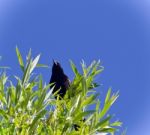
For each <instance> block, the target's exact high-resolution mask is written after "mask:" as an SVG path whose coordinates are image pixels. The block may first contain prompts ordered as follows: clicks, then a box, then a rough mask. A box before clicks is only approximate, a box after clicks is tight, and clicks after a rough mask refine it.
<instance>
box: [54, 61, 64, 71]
mask: <svg viewBox="0 0 150 135" xmlns="http://www.w3.org/2000/svg"><path fill="white" fill-rule="evenodd" d="M52 72H53V73H64V71H63V69H62V67H61V65H60V63H59V62H58V61H56V60H53V67H52Z"/></svg>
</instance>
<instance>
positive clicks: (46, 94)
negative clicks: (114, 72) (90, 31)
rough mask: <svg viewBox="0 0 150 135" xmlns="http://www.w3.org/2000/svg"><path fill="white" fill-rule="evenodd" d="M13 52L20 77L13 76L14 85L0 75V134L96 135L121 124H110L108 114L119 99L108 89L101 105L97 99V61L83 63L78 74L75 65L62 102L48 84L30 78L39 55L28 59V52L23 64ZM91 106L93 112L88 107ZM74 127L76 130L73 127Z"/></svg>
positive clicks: (112, 131)
mask: <svg viewBox="0 0 150 135" xmlns="http://www.w3.org/2000/svg"><path fill="white" fill-rule="evenodd" d="M16 53H17V57H18V61H19V65H20V68H21V70H22V73H23V74H22V77H18V76H15V79H16V80H17V83H16V84H14V83H13V82H12V81H10V80H9V78H8V77H7V75H6V73H5V72H1V74H0V121H1V122H0V134H1V135H95V134H97V133H111V134H114V133H116V131H117V129H118V127H119V126H121V124H122V123H121V122H120V121H115V122H112V120H111V119H112V115H108V111H109V109H110V107H111V106H112V105H113V103H114V102H115V101H116V99H117V98H118V96H119V95H118V93H115V94H111V88H109V90H108V92H107V95H106V98H105V102H104V105H103V106H102V105H101V101H100V100H99V99H98V93H97V92H96V91H95V88H96V87H98V84H96V83H95V82H94V78H95V76H96V75H98V74H100V73H101V72H102V71H103V68H102V67H101V66H100V62H99V61H98V62H96V61H93V62H92V63H91V65H90V66H88V67H87V66H86V64H85V63H84V62H82V64H81V65H82V70H83V73H82V74H81V73H79V71H78V70H77V68H76V66H75V65H74V63H73V62H72V61H71V62H70V63H71V67H72V70H73V72H74V74H75V77H74V80H73V81H72V83H71V86H70V88H69V90H68V91H67V93H66V95H65V97H64V99H62V100H60V99H59V98H58V99H55V98H54V96H53V95H52V89H51V90H50V89H49V87H50V85H51V84H48V85H46V84H44V82H43V79H42V76H41V75H37V76H34V75H33V71H34V69H35V68H36V67H37V66H42V67H45V66H44V65H41V64H38V61H39V58H40V55H38V56H37V57H36V58H34V59H32V58H31V51H29V54H28V56H27V59H26V63H24V61H23V59H22V56H21V54H20V51H19V49H18V48H16ZM90 105H93V106H95V108H94V109H93V110H91V109H89V106H90ZM75 125H77V127H78V130H75V128H74V126H75Z"/></svg>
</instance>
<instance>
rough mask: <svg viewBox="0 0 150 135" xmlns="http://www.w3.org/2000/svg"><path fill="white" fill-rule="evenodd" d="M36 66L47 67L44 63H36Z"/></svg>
mask: <svg viewBox="0 0 150 135" xmlns="http://www.w3.org/2000/svg"><path fill="white" fill-rule="evenodd" d="M36 67H40V68H41V67H43V68H49V66H47V65H45V64H37V65H36Z"/></svg>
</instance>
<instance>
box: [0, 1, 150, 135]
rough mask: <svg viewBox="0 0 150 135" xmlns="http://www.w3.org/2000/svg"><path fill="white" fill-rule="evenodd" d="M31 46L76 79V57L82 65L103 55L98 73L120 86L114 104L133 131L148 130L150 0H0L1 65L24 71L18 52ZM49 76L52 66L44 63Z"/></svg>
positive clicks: (132, 134)
mask: <svg viewBox="0 0 150 135" xmlns="http://www.w3.org/2000/svg"><path fill="white" fill-rule="evenodd" d="M16 45H18V47H19V48H20V50H21V52H22V54H23V56H24V57H25V55H26V54H27V52H28V50H29V48H32V51H33V55H34V56H36V55H37V54H38V53H41V54H42V57H41V63H45V64H48V65H49V66H51V65H52V58H54V59H57V60H59V61H60V62H61V64H62V66H63V67H64V69H65V72H66V74H68V76H69V77H70V78H71V79H73V73H72V71H71V68H70V65H69V59H72V60H73V61H74V62H75V63H76V65H77V66H78V67H79V66H80V62H81V60H82V59H84V60H85V62H86V63H88V64H89V63H90V62H91V61H92V60H95V59H96V60H98V59H100V60H101V62H102V65H103V66H104V67H105V70H104V72H103V73H102V74H101V75H100V76H99V77H98V78H97V81H98V82H100V83H102V84H103V86H102V87H101V88H100V89H99V92H100V93H101V96H102V97H103V96H105V93H106V91H107V88H108V87H109V86H111V87H112V88H113V90H114V91H117V90H119V91H120V97H119V99H118V101H117V102H116V103H115V105H114V106H113V108H112V109H111V113H113V114H116V118H117V119H120V120H122V121H123V122H124V125H123V126H124V128H126V127H127V129H128V130H127V134H128V135H142V134H143V135H149V133H150V129H149V125H150V117H149V114H150V107H149V103H150V99H149V98H150V83H149V81H150V72H149V69H150V61H149V58H150V53H149V52H150V2H149V1H148V0H95V1H88V0H86V1H73V0H67V1H66V0H61V1H57V0H55V1H50V0H42V1H40V0H36V1H35V0H21V1H19V0H13V1H11V0H0V55H1V56H2V57H3V58H2V61H0V65H7V66H10V67H11V70H9V71H8V72H9V73H10V74H15V75H16V74H20V73H21V72H20V69H19V66H18V62H17V59H16V54H15V46H16ZM39 72H41V73H43V76H44V79H45V81H46V82H48V81H49V78H50V74H51V71H50V69H41V70H39Z"/></svg>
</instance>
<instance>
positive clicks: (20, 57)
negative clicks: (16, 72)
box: [16, 47, 24, 71]
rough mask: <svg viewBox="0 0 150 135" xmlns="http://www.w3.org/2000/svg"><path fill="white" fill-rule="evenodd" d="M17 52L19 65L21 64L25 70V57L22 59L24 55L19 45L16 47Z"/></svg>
mask: <svg viewBox="0 0 150 135" xmlns="http://www.w3.org/2000/svg"><path fill="white" fill-rule="evenodd" d="M16 53H17V57H18V61H19V65H20V67H21V69H22V71H24V63H23V59H22V56H21V53H20V51H19V49H18V47H16Z"/></svg>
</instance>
